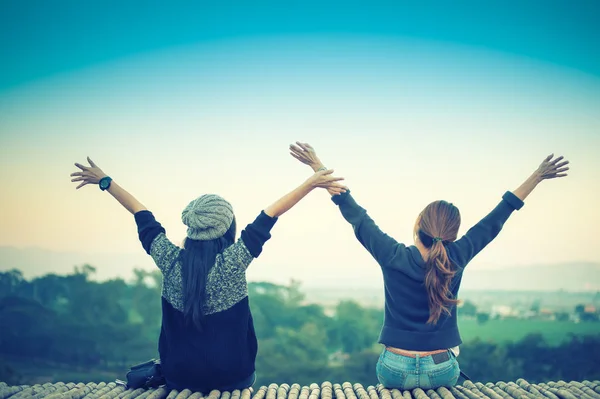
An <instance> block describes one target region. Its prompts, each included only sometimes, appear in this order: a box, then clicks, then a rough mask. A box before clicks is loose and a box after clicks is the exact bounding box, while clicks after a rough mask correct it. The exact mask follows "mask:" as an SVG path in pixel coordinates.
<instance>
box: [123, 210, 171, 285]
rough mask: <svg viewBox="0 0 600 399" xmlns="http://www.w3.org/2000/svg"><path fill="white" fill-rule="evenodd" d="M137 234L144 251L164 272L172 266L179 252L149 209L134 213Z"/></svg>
mask: <svg viewBox="0 0 600 399" xmlns="http://www.w3.org/2000/svg"><path fill="white" fill-rule="evenodd" d="M134 218H135V222H136V224H137V229H138V235H139V238H140V241H141V243H142V247H144V250H145V251H146V253H147V254H148V255H150V256H152V259H153V260H154V263H155V264H156V266H157V267H158V268H159V269H160V271H161V272H162V273H163V274H165V273H167V272H168V271H169V270H170V269H171V268H172V267H173V264H174V262H175V260H176V259H177V257H178V256H179V253H180V252H181V249H180V248H179V247H178V246H176V245H175V244H173V243H172V242H171V241H170V240H169V239H168V238H167V236H166V235H165V229H164V227H162V226H161V224H160V223H159V222H158V221H157V220H156V219H155V218H154V215H153V214H152V212H150V211H147V210H145V211H140V212H137V213H136V214H135V215H134Z"/></svg>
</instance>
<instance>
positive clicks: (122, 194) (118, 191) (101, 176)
mask: <svg viewBox="0 0 600 399" xmlns="http://www.w3.org/2000/svg"><path fill="white" fill-rule="evenodd" d="M87 160H88V162H89V164H90V166H84V165H81V164H79V163H75V166H77V167H78V168H79V169H81V171H80V172H75V173H71V177H73V179H71V181H72V182H81V184H79V185H78V186H77V187H76V188H77V189H80V188H81V187H83V186H86V185H88V184H100V181H102V182H103V185H101V186H100V188H101V189H104V190H106V191H108V192H109V193H110V194H111V195H112V196H113V197H114V198H115V199H116V200H117V201H119V203H120V204H121V205H123V207H125V209H127V210H128V211H129V212H131V213H132V214H136V213H137V212H140V211H144V210H146V207H145V206H144V205H142V203H141V202H139V201H138V200H137V199H136V198H135V197H134V196H133V195H131V194H129V193H128V192H127V191H126V190H125V189H124V188H122V187H121V186H119V185H118V184H117V183H116V182H115V181H113V180H112V179H111V178H110V177H109V176H108V175H107V174H106V173H104V172H103V171H102V169H100V168H99V167H98V166H97V165H96V164H95V163H94V162H93V161H92V160H91V159H90V157H88V158H87ZM104 185H107V186H108V187H107V188H106V187H105V186H104Z"/></svg>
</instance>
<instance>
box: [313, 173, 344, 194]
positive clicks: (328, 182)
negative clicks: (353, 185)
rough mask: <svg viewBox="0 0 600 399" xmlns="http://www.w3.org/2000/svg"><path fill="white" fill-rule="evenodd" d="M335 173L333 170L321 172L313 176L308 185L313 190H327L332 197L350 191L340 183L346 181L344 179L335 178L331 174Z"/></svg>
mask: <svg viewBox="0 0 600 399" xmlns="http://www.w3.org/2000/svg"><path fill="white" fill-rule="evenodd" d="M332 173H333V169H331V170H320V171H318V172H316V173H315V174H314V175H312V176H311V177H310V178H309V179H308V180H307V181H306V183H307V184H308V185H309V186H310V187H311V188H317V187H321V188H325V189H327V191H329V193H330V194H331V195H336V194H341V193H345V192H346V190H348V187H346V186H344V185H342V184H340V183H338V182H339V181H341V180H344V178H343V177H335V176H332V175H331V174H332Z"/></svg>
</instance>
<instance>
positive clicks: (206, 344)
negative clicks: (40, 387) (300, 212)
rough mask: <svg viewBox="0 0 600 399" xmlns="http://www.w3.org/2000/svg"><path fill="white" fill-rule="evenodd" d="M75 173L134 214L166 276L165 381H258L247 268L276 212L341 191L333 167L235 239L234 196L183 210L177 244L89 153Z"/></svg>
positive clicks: (199, 386)
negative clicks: (182, 234) (321, 192)
mask: <svg viewBox="0 0 600 399" xmlns="http://www.w3.org/2000/svg"><path fill="white" fill-rule="evenodd" d="M88 162H89V164H90V166H84V165H81V164H79V163H76V164H75V166H77V167H78V168H79V169H80V171H78V172H75V173H73V174H71V176H72V177H73V179H72V181H73V182H81V184H79V185H78V186H77V188H78V189H79V188H81V187H83V186H85V185H88V184H97V185H99V187H100V189H101V190H102V191H108V192H109V193H110V194H111V195H112V196H113V197H114V198H115V199H116V200H117V201H119V203H121V205H123V206H124V207H125V208H126V209H127V210H128V211H129V212H131V213H132V214H133V215H134V217H135V221H136V224H137V229H138V234H139V238H140V241H141V242H142V246H143V247H144V249H145V250H146V252H147V253H148V254H149V255H150V256H152V258H153V260H154V262H155V263H156V265H157V266H158V268H159V269H160V271H161V272H162V274H163V287H162V327H161V332H160V338H159V344H158V350H159V354H160V359H161V367H162V371H163V374H164V377H165V379H166V382H167V386H168V387H169V388H172V389H177V390H182V389H185V388H187V389H190V390H192V391H200V392H208V391H210V390H213V389H218V390H221V391H229V390H235V389H243V388H247V387H250V386H252V385H253V383H254V380H255V369H254V362H255V359H256V353H257V348H258V345H257V339H256V335H255V332H254V324H253V321H252V314H251V313H250V307H249V304H248V289H247V283H246V268H247V267H248V266H249V265H250V262H252V260H253V259H254V258H256V257H258V256H259V254H260V253H261V251H262V247H263V245H264V243H265V242H266V241H267V240H268V239H269V238H270V237H271V234H270V231H271V228H272V227H273V225H274V224H275V222H276V221H277V218H278V217H279V216H281V215H282V214H284V213H285V212H287V211H288V210H289V209H290V208H292V207H293V206H294V205H295V204H296V203H298V201H300V200H301V199H302V198H304V196H306V195H307V194H308V193H309V192H311V191H312V190H313V189H314V188H316V187H323V188H327V189H328V190H331V191H332V192H337V193H342V192H344V191H345V187H344V186H342V185H341V184H340V183H338V182H339V181H340V180H343V178H339V177H333V176H332V175H331V173H332V172H333V171H332V170H319V171H317V172H316V173H315V174H313V175H312V176H311V177H310V178H309V179H308V180H306V181H305V182H304V183H302V184H301V185H300V186H298V187H297V188H296V189H295V190H293V191H292V192H290V193H288V194H287V195H285V196H283V197H282V198H280V199H279V200H277V201H276V202H275V203H273V204H272V205H271V206H269V207H267V208H266V209H264V211H261V212H260V214H259V215H258V217H257V218H256V220H254V222H252V223H250V224H249V225H248V226H246V228H245V229H244V230H242V232H241V237H240V238H239V239H238V240H237V241H236V240H235V236H236V220H235V216H234V212H233V208H232V206H231V204H230V203H229V202H227V201H226V200H224V199H223V198H221V197H219V196H218V195H214V194H206V195H203V196H201V197H199V198H196V199H195V200H193V201H192V202H190V203H189V205H188V206H187V207H186V208H185V209H184V210H183V213H182V215H181V219H182V221H183V223H184V224H185V225H186V226H187V227H188V229H187V238H186V239H185V242H184V245H183V248H179V247H178V246H176V245H175V244H173V243H172V242H171V241H170V240H169V239H168V238H167V237H166V235H165V229H164V228H163V227H162V226H161V225H160V223H159V222H157V221H156V219H155V218H154V216H153V215H152V213H151V212H150V211H148V210H147V209H146V207H144V205H142V204H141V203H140V202H139V201H138V200H136V199H135V198H134V197H133V196H132V195H131V194H129V193H128V192H127V191H125V190H124V189H123V188H121V187H120V186H119V185H118V184H117V183H116V182H114V181H112V179H111V178H110V177H109V176H108V175H106V174H105V173H104V172H103V171H102V170H101V169H100V168H99V167H98V166H96V164H94V162H93V161H92V160H91V159H89V158H88Z"/></svg>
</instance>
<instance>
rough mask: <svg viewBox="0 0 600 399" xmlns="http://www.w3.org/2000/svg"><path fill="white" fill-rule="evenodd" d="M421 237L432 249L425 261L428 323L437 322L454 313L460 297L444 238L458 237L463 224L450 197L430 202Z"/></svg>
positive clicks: (421, 220) (421, 219)
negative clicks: (453, 284)
mask: <svg viewBox="0 0 600 399" xmlns="http://www.w3.org/2000/svg"><path fill="white" fill-rule="evenodd" d="M415 227H416V230H417V234H418V238H419V240H420V241H421V242H422V243H423V245H424V246H425V247H426V248H427V249H428V250H429V252H428V254H427V259H426V261H425V265H426V272H425V289H426V290H427V295H428V300H429V320H427V323H428V324H436V323H437V322H438V320H439V318H440V317H441V315H442V313H445V314H448V315H450V311H451V308H452V307H453V306H455V305H456V304H457V303H458V302H459V301H458V300H457V299H455V298H453V297H452V292H451V291H450V283H451V282H452V278H453V277H454V275H455V274H456V269H455V267H454V265H452V263H451V262H450V259H448V254H447V252H446V247H445V246H444V242H450V241H454V240H456V236H457V234H458V228H459V227H460V212H459V211H458V208H456V207H455V206H454V205H452V204H450V203H448V202H446V201H436V202H433V203H431V204H429V205H428V206H427V207H426V208H425V209H424V210H423V212H421V215H419V219H418V220H417V225H416V226H415Z"/></svg>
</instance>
